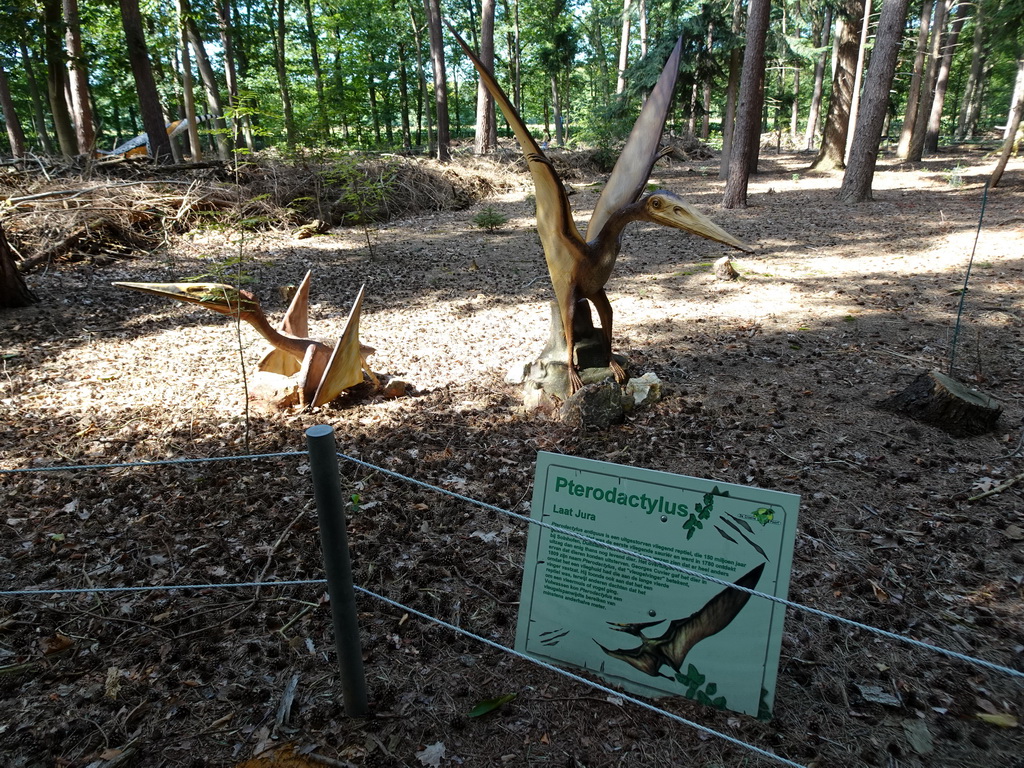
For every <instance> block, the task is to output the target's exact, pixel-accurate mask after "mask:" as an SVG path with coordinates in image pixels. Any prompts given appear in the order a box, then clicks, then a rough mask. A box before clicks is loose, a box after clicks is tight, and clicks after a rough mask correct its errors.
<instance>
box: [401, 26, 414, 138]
mask: <svg viewBox="0 0 1024 768" xmlns="http://www.w3.org/2000/svg"><path fill="white" fill-rule="evenodd" d="M398 108H399V111H400V112H401V113H402V117H401V121H402V149H403V150H404V151H405V152H412V126H411V125H410V123H409V62H408V57H407V55H406V52H405V42H404V41H400V42H399V43H398Z"/></svg>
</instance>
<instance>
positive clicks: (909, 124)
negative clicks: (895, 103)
mask: <svg viewBox="0 0 1024 768" xmlns="http://www.w3.org/2000/svg"><path fill="white" fill-rule="evenodd" d="M934 10H935V0H924V1H923V3H922V5H921V22H920V24H919V25H918V28H917V46H916V47H915V48H914V68H913V70H912V72H911V75H910V91H909V92H908V93H907V106H906V109H904V111H903V127H902V128H901V129H900V140H899V143H898V144H897V145H896V157H898V158H900V159H901V160H906V159H907V155H908V154H910V139H911V137H912V136H913V135H914V123H915V122H916V121H917V108H918V105H919V103H920V101H921V83H922V81H923V80H924V67H925V57H926V56H927V54H928V32H929V30H930V28H931V27H930V25H931V21H932V13H933V12H934Z"/></svg>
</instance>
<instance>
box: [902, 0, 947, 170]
mask: <svg viewBox="0 0 1024 768" xmlns="http://www.w3.org/2000/svg"><path fill="white" fill-rule="evenodd" d="M950 2H952V0H937V2H936V3H935V23H934V24H932V34H931V42H930V44H929V54H928V56H929V59H928V66H927V67H926V68H925V73H924V79H922V80H921V99H920V101H919V103H918V105H917V114H916V115H915V117H914V131H913V133H912V134H911V136H910V146H909V148H908V149H907V160H909V161H910V162H912V163H919V162H921V158H922V157H923V156H924V137H925V134H926V133H927V131H928V118H929V117H930V116H931V113H932V102H933V101H934V99H935V82H936V79H937V78H938V75H939V63H940V61H941V59H942V35H943V33H944V32H945V30H946V13H947V11H948V10H949V4H950Z"/></svg>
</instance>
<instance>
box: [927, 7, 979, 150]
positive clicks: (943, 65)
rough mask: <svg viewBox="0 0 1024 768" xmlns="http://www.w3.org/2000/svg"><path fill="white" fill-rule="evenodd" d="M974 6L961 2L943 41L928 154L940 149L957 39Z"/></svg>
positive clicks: (929, 131) (929, 118)
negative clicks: (944, 111) (950, 73)
mask: <svg viewBox="0 0 1024 768" xmlns="http://www.w3.org/2000/svg"><path fill="white" fill-rule="evenodd" d="M973 8H974V6H973V5H969V4H968V3H961V4H960V5H959V6H958V7H957V12H956V17H955V18H954V19H953V25H952V26H951V27H950V29H949V34H948V35H946V39H945V40H944V41H943V43H942V49H943V50H942V61H941V62H939V72H938V74H937V75H936V77H935V96H934V97H933V98H932V111H931V114H930V115H929V116H928V126H927V128H926V130H925V135H924V151H925V152H926V153H928V154H934V153H936V152H938V151H939V133H940V131H941V130H942V109H943V107H944V106H945V103H946V88H947V87H948V86H949V70H950V66H951V65H952V63H953V54H954V53H955V51H956V45H957V41H958V40H959V39H960V30H962V29H963V28H964V22H965V21H967V14H968V13H970V12H971V11H972V10H973Z"/></svg>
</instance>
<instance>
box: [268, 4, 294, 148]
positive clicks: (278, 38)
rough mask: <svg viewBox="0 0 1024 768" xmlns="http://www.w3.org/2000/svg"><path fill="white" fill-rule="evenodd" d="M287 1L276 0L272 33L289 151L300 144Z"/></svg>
mask: <svg viewBox="0 0 1024 768" xmlns="http://www.w3.org/2000/svg"><path fill="white" fill-rule="evenodd" d="M284 9H285V0H276V2H275V3H274V5H273V13H272V14H271V18H272V19H275V21H272V22H271V32H272V33H273V37H274V70H275V71H276V72H277V90H278V92H279V93H280V94H281V108H282V110H283V111H284V136H285V139H284V140H285V143H286V144H287V145H288V149H294V148H295V145H296V143H298V138H299V137H298V131H297V130H296V127H295V110H294V109H293V108H292V94H291V87H290V86H289V85H288V63H287V57H286V50H285V32H286V31H287V27H286V26H285V15H284Z"/></svg>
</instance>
